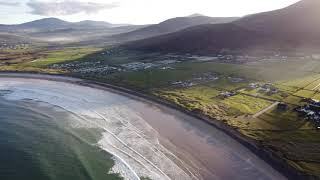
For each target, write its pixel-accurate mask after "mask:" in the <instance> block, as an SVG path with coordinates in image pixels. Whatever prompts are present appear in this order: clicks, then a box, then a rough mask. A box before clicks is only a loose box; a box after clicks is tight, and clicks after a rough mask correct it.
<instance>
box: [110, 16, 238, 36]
mask: <svg viewBox="0 0 320 180" xmlns="http://www.w3.org/2000/svg"><path fill="white" fill-rule="evenodd" d="M236 19H237V18H236V17H208V16H202V15H200V14H196V15H191V16H188V17H177V18H172V19H168V20H166V21H164V22H161V23H159V24H154V25H150V26H147V27H145V28H142V29H138V30H136V31H132V32H129V33H125V34H119V35H117V36H115V38H117V39H120V40H138V39H144V38H149V37H153V36H158V35H163V34H168V33H172V32H176V31H179V30H182V29H186V28H188V27H192V26H197V25H202V24H219V23H228V22H232V21H234V20H236Z"/></svg>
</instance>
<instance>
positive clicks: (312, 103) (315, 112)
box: [295, 99, 320, 129]
mask: <svg viewBox="0 0 320 180" xmlns="http://www.w3.org/2000/svg"><path fill="white" fill-rule="evenodd" d="M306 101H307V103H308V104H307V105H305V106H301V107H298V108H296V109H295V110H296V111H297V112H298V113H300V115H302V116H304V117H305V119H307V120H309V121H311V122H313V123H314V124H315V125H316V127H317V129H320V101H319V100H315V99H307V100H306Z"/></svg>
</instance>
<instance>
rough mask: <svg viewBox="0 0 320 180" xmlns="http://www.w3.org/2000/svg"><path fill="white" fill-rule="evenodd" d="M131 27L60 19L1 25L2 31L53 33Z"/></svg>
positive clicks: (102, 22) (101, 22) (0, 29)
mask: <svg viewBox="0 0 320 180" xmlns="http://www.w3.org/2000/svg"><path fill="white" fill-rule="evenodd" d="M121 26H130V25H120V24H111V23H108V22H104V21H80V22H75V23H73V22H68V21H63V20H61V19H58V18H44V19H39V20H35V21H31V22H27V23H23V24H17V25H0V31H10V32H30V31H32V32H37V31H53V30H58V29H70V28H73V29H99V28H100V29H103V28H113V27H121Z"/></svg>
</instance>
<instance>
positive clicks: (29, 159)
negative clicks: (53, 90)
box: [0, 98, 119, 180]
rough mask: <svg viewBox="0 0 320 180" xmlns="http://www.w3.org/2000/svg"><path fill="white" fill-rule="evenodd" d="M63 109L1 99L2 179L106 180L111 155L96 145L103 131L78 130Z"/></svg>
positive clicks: (116, 177)
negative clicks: (72, 126) (71, 123)
mask: <svg viewBox="0 0 320 180" xmlns="http://www.w3.org/2000/svg"><path fill="white" fill-rule="evenodd" d="M71 119H72V116H71V115H70V114H69V113H68V112H65V111H63V110H61V109H57V108H54V107H43V106H39V104H35V103H31V102H28V101H25V102H23V101H6V100H5V99H3V98H0V162H1V163H0V179H1V180H21V179H30V180H71V179H77V180H101V179H119V178H118V176H117V175H108V173H107V172H108V171H109V169H110V168H111V167H112V166H113V160H112V159H111V157H112V156H111V155H110V154H108V153H106V152H104V151H101V150H100V149H99V148H98V147H97V146H94V145H93V143H94V142H97V140H98V139H99V138H100V137H99V133H98V132H99V131H98V130H88V129H77V130H75V129H73V128H70V126H69V125H68V123H69V122H70V120H71Z"/></svg>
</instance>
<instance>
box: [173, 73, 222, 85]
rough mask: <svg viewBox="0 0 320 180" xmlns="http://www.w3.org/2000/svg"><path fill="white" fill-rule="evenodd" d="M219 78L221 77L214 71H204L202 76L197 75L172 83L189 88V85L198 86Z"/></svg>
mask: <svg viewBox="0 0 320 180" xmlns="http://www.w3.org/2000/svg"><path fill="white" fill-rule="evenodd" d="M218 79H219V77H218V76H216V75H215V74H213V73H204V74H202V75H200V76H196V77H194V78H192V79H191V80H187V81H175V82H172V83H171V85H173V86H178V87H184V88H187V87H192V86H196V85H198V84H201V83H207V82H211V81H216V80H218Z"/></svg>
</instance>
